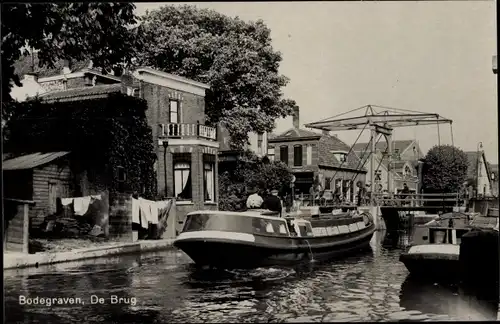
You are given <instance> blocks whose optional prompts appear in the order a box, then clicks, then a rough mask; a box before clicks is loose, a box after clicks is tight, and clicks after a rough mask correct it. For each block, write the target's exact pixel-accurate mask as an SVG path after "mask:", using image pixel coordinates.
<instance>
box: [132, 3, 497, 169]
mask: <svg viewBox="0 0 500 324" xmlns="http://www.w3.org/2000/svg"><path fill="white" fill-rule="evenodd" d="M165 4H167V3H136V7H137V9H136V13H137V14H139V15H142V14H144V13H145V11H146V10H154V9H157V8H159V7H161V6H163V5H165ZM179 4H180V3H175V5H179ZM189 4H191V5H196V6H198V7H201V8H209V9H214V10H216V11H218V12H220V13H223V14H226V15H228V16H232V17H234V16H238V17H240V18H241V19H243V20H247V21H248V20H257V19H262V20H263V21H264V22H265V24H266V25H267V26H268V27H269V28H270V29H271V37H272V45H273V47H274V49H275V50H278V51H280V52H281V53H282V56H283V61H282V63H281V66H280V72H281V73H282V74H284V75H286V76H287V77H288V78H290V83H289V84H288V85H287V86H286V87H285V88H284V95H285V97H286V98H290V99H294V100H295V101H296V102H297V104H298V105H299V106H300V123H301V124H305V123H309V122H314V121H318V120H321V119H324V118H327V117H331V116H334V115H337V114H340V113H343V112H346V111H349V110H352V109H355V108H358V107H361V106H365V105H369V104H370V105H378V106H387V107H394V108H400V109H408V110H415V111H420V112H428V113H437V114H439V115H441V116H443V117H445V118H449V119H452V120H453V140H454V144H455V146H458V147H460V148H461V149H462V150H464V151H476V150H477V149H478V146H479V144H478V143H479V142H482V144H483V149H484V150H485V153H486V157H487V159H488V160H489V161H490V162H491V163H498V125H497V124H498V118H497V107H498V103H497V76H496V75H495V74H493V71H492V57H493V55H496V54H497V53H496V48H497V37H496V10H495V2H494V1H415V2H410V1H401V2H396V1H394V2H385V1H383V2H334V1H331V2H326V1H325V2H310V1H307V2H203V3H195V2H191V3H189ZM290 127H292V120H291V118H286V119H284V120H279V121H278V122H277V128H276V130H275V132H276V133H280V132H283V131H285V130H287V129H288V128H290ZM438 133H439V135H440V136H439V138H440V140H439V141H438ZM335 134H337V135H338V136H339V138H341V139H343V140H344V141H345V142H346V143H347V144H353V143H354V141H355V140H356V137H357V136H358V135H359V131H342V132H336V133H335ZM393 138H394V139H395V140H397V139H401V140H404V139H416V140H418V142H419V144H420V146H421V148H422V150H423V152H424V153H425V152H427V150H428V149H430V148H431V147H432V146H433V145H437V144H438V143H439V142H440V143H441V144H451V143H452V142H451V141H452V136H451V129H450V127H449V126H448V125H441V126H439V132H438V127H437V126H436V125H432V126H418V127H408V128H396V129H395V130H394V136H393ZM367 140H368V134H367V132H366V134H365V133H364V134H363V135H362V136H361V138H360V140H359V141H358V142H361V141H367Z"/></svg>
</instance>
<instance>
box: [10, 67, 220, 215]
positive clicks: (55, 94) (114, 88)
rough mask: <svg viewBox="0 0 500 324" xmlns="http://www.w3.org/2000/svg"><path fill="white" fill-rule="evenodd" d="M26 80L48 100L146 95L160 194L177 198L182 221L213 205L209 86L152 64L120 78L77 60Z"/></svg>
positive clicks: (214, 161) (213, 154)
mask: <svg viewBox="0 0 500 324" xmlns="http://www.w3.org/2000/svg"><path fill="white" fill-rule="evenodd" d="M25 80H30V82H28V83H27V85H29V86H30V87H34V86H36V87H37V89H38V91H37V93H38V95H39V97H40V99H42V100H44V101H46V102H54V101H76V100H87V99H94V98H105V97H107V96H109V95H111V94H113V93H117V92H122V93H127V94H128V95H132V96H135V97H139V98H143V99H145V100H146V101H147V105H148V110H147V112H146V116H147V119H148V124H149V126H150V127H151V129H152V135H153V141H154V146H155V151H156V154H157V157H158V159H157V162H156V163H155V166H154V167H155V171H156V177H157V189H158V190H157V191H158V193H159V194H160V195H163V196H166V197H176V198H177V203H176V206H177V215H178V216H180V220H182V219H183V216H184V215H185V214H186V213H188V212H190V211H193V210H197V209H216V208H217V206H218V203H217V202H218V188H217V182H218V181H217V178H218V176H217V154H218V148H219V143H218V142H217V130H216V128H213V127H208V126H205V91H206V90H207V89H209V86H208V85H206V84H203V83H200V82H196V81H193V80H190V79H186V78H183V77H179V76H176V75H173V74H169V73H164V72H160V71H157V70H154V69H151V68H139V69H137V70H135V71H133V73H127V74H124V75H121V76H120V77H118V76H114V75H107V74H103V73H101V72H100V71H97V70H95V69H92V65H91V64H88V65H83V66H82V65H81V64H80V65H79V66H78V70H76V71H75V70H71V69H69V66H68V64H65V65H64V67H63V69H62V71H59V74H56V75H48V76H44V77H43V78H37V77H36V75H34V74H29V75H28V76H27V77H26V78H25ZM16 91H17V92H20V93H21V92H22V89H16ZM29 91H30V90H28V91H27V92H29ZM31 92H33V89H31ZM21 97H22V96H21ZM83 194H86V193H85V192H84V193H83Z"/></svg>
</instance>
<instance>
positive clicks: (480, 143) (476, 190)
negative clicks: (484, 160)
mask: <svg viewBox="0 0 500 324" xmlns="http://www.w3.org/2000/svg"><path fill="white" fill-rule="evenodd" d="M482 149H483V142H479V143H477V154H476V188H475V190H474V191H475V192H476V197H477V195H478V194H479V170H480V169H479V153H480V151H481V150H482Z"/></svg>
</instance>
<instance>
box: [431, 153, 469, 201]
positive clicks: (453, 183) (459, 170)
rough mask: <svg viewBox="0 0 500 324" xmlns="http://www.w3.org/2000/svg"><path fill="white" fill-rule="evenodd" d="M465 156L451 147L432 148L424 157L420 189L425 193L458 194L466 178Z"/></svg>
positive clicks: (466, 164) (466, 165) (466, 162)
mask: <svg viewBox="0 0 500 324" xmlns="http://www.w3.org/2000/svg"><path fill="white" fill-rule="evenodd" d="M467 168H468V161H467V155H466V154H465V153H464V152H463V151H462V150H460V149H459V148H456V147H454V146H451V145H441V146H437V145H436V146H434V147H432V148H431V149H430V150H429V152H427V155H426V156H425V160H424V165H423V169H422V173H423V181H422V182H423V183H422V188H423V189H424V192H425V193H455V192H458V191H459V190H460V189H461V187H462V185H463V183H464V182H465V180H466V178H467Z"/></svg>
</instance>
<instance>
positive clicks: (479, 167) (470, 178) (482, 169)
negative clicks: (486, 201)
mask: <svg viewBox="0 0 500 324" xmlns="http://www.w3.org/2000/svg"><path fill="white" fill-rule="evenodd" d="M465 154H466V155H467V160H468V168H467V182H468V184H469V188H471V189H472V195H473V196H476V195H477V196H483V197H491V196H493V192H492V172H491V169H490V164H489V163H488V162H487V160H486V155H485V153H484V151H483V150H479V151H475V152H465ZM493 174H494V173H493ZM494 177H495V176H493V178H494Z"/></svg>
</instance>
